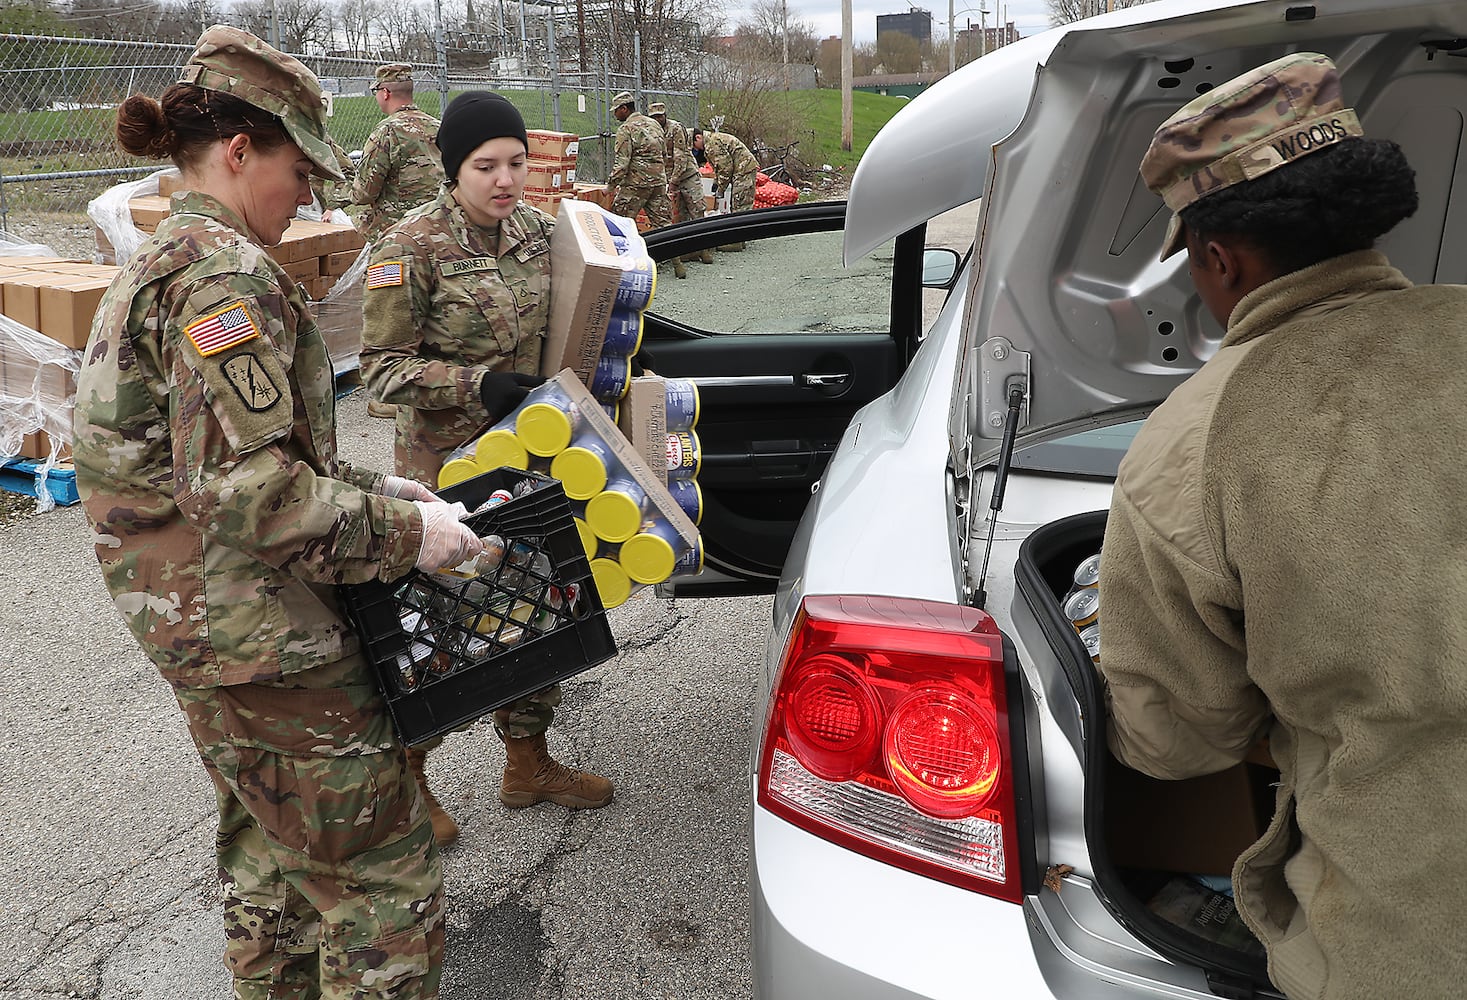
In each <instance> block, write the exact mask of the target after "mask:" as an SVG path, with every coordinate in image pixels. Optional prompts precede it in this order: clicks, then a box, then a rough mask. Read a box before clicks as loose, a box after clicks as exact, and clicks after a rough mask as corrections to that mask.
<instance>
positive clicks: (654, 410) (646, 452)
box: [616, 375, 667, 483]
mask: <svg viewBox="0 0 1467 1000" xmlns="http://www.w3.org/2000/svg"><path fill="white" fill-rule="evenodd" d="M616 425H617V427H618V428H619V429H620V430H621V432H622V433H623V434H624V435H626V439H627V440H628V441H630V442H631V443H632V447H633V448H635V449H637V454H638V455H641V456H642V459H643V461H645V462H646V463H647V465H648V466H649V467H651V468H654V469H662V470H665V469H666V468H667V380H666V379H665V378H663V377H662V376H660V375H639V376H637V377H636V378H634V379H632V384H631V388H629V389H628V390H627V395H626V398H625V399H623V400H622V401H621V406H620V407H619V408H618V410H617V416H616ZM666 481H667V479H666V476H664V477H663V482H664V483H666Z"/></svg>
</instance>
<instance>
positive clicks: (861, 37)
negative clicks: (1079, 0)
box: [729, 0, 1049, 45]
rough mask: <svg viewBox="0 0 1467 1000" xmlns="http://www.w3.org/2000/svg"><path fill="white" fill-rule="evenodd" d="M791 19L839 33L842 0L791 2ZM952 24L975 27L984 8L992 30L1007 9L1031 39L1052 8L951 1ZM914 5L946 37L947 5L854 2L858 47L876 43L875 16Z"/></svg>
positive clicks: (823, 33) (1040, 3) (1027, 2)
mask: <svg viewBox="0 0 1467 1000" xmlns="http://www.w3.org/2000/svg"><path fill="white" fill-rule="evenodd" d="M788 2H789V16H790V18H791V19H792V20H793V19H794V18H796V17H798V18H800V19H802V20H805V21H809V22H810V23H811V24H813V25H814V26H815V34H816V36H817V37H819V38H826V37H828V36H830V35H839V34H840V0H788ZM952 3H953V24H954V26H955V27H956V28H957V30H958V31H962V30H963V28H965V27H966V26H967V23H968V19H969V18H971V19H972V21H973V23H974V24H977V23H978V22H979V18H978V11H979V10H980V9H982V8H986V9H987V10H988V26H989V27H993V25H994V24H996V23H997V13H996V12H997V10H998V9H999V8H1000V7H1006V8H1007V10H1008V20H1010V21H1013V22H1014V27H1016V28H1017V29H1018V31H1019V34H1020V35H1023V36H1025V37H1028V36H1029V35H1037V34H1039V32H1041V31H1044V30H1045V29H1046V28H1048V27H1049V5H1048V4H1047V3H1045V0H1007V3H1004V2H1003V0H982V2H979V0H952ZM912 6H917V7H920V8H922V9H924V10H929V11H931V12H932V38H933V40H934V41H937V40H938V39H941V38H945V37H946V36H947V3H946V2H942V3H941V4H940V5H938V4H936V3H932V2H926V0H918V2H917V3H916V4H915V5H908V4H907V3H904V2H902V0H891V2H886V3H883V2H882V0H851V26H852V27H853V28H854V29H855V40H856V44H857V45H860V44H862V43H864V42H874V41H876V15H878V14H905V13H906V12H907V11H908V10H910V9H911V7H912ZM729 20H730V22H731V23H737V22H738V20H739V11H738V4H737V3H730V4H729Z"/></svg>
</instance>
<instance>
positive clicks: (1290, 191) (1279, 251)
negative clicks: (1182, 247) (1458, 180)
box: [1182, 138, 1417, 274]
mask: <svg viewBox="0 0 1467 1000" xmlns="http://www.w3.org/2000/svg"><path fill="white" fill-rule="evenodd" d="M1416 206H1417V196H1416V172H1415V171H1414V170H1412V169H1411V165H1410V164H1409V163H1407V162H1406V157H1405V155H1404V154H1403V153H1402V152H1401V147H1400V146H1398V145H1396V144H1395V143H1394V142H1390V141H1388V140H1385V139H1361V138H1351V139H1346V140H1344V141H1343V142H1340V143H1337V144H1336V145H1333V146H1330V147H1328V148H1325V149H1321V150H1319V151H1318V152H1315V153H1311V154H1310V155H1308V156H1305V157H1301V158H1300V159H1299V160H1297V161H1295V162H1294V163H1290V164H1289V165H1288V166H1286V167H1282V168H1280V169H1278V170H1274V171H1272V172H1270V173H1267V174H1264V175H1263V176H1262V177H1258V178H1255V179H1253V180H1251V181H1244V182H1243V183H1241V184H1234V185H1233V186H1231V187H1227V188H1223V189H1222V190H1220V191H1217V192H1214V193H1213V194H1210V195H1207V196H1206V197H1204V198H1201V199H1200V200H1198V201H1196V202H1194V203H1192V204H1191V205H1189V206H1188V207H1187V208H1184V209H1182V221H1183V222H1184V223H1186V225H1187V228H1188V229H1190V230H1191V231H1193V232H1194V233H1197V234H1199V235H1201V236H1203V237H1204V238H1207V237H1213V236H1235V237H1240V238H1242V239H1244V240H1246V241H1247V242H1249V243H1250V244H1252V245H1253V246H1255V247H1257V248H1258V249H1259V250H1261V251H1263V252H1264V253H1265V254H1267V255H1268V257H1269V259H1270V261H1271V262H1272V263H1273V265H1274V266H1275V268H1277V269H1278V271H1279V272H1280V273H1282V274H1287V273H1289V272H1291V271H1297V270H1299V269H1301V268H1305V267H1309V266H1311V265H1313V264H1318V263H1319V262H1320V261H1324V260H1328V259H1330V258H1331V257H1338V256H1340V255H1341V254H1347V253H1353V252H1355V251H1357V250H1369V249H1370V248H1371V247H1373V246H1374V245H1375V241H1376V240H1377V239H1379V238H1380V237H1382V236H1384V235H1385V234H1386V233H1388V232H1390V231H1391V230H1392V229H1393V228H1395V226H1396V224H1397V223H1399V222H1400V221H1401V220H1403V219H1407V218H1409V217H1410V216H1412V215H1413V214H1415V212H1416Z"/></svg>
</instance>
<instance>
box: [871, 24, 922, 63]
mask: <svg viewBox="0 0 1467 1000" xmlns="http://www.w3.org/2000/svg"><path fill="white" fill-rule="evenodd" d="M876 58H877V59H878V60H879V61H880V63H881V68H882V69H883V70H885V71H886V72H887V73H920V72H921V71H922V46H921V44H920V43H919V42H918V41H917V39H915V38H913V37H912V36H911V35H905V34H902V33H901V32H900V31H888V32H885V33H883V34H882V36H881V37H880V38H878V39H876Z"/></svg>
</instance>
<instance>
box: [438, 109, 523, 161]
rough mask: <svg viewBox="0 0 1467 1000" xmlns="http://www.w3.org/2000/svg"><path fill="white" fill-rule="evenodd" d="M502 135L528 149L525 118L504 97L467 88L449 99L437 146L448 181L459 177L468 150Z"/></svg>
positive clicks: (469, 151) (472, 149)
mask: <svg viewBox="0 0 1467 1000" xmlns="http://www.w3.org/2000/svg"><path fill="white" fill-rule="evenodd" d="M504 137H508V138H511V139H518V140H519V141H520V142H521V143H523V144H524V146H525V149H526V150H528V149H529V148H530V140H529V138H528V137H527V136H526V135H525V120H524V118H522V117H520V112H519V109H518V108H516V107H515V106H514V105H513V104H511V103H509V101H508V100H507V99H505V98H504V97H501V96H500V95H499V94H495V93H491V92H490V91H487V90H470V91H466V92H464V93H462V94H459V95H458V96H457V97H455V98H454V99H453V100H451V101H449V102H448V109H447V110H446V111H444V112H443V124H442V125H440V126H439V128H438V149H439V151H440V152H441V153H442V154H443V173H444V174H445V175H446V176H447V177H448V180H449V183H452V182H454V181H456V180H458V168H459V167H461V166H463V162H464V160H465V159H466V158H467V157H468V155H469V154H470V153H472V152H473V151H474V150H476V149H478V148H479V147H480V146H482V145H484V143H486V142H488V141H489V140H490V139H499V138H504Z"/></svg>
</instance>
